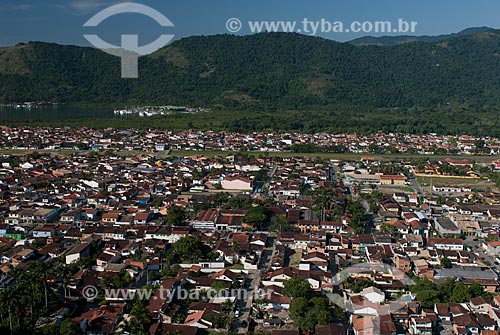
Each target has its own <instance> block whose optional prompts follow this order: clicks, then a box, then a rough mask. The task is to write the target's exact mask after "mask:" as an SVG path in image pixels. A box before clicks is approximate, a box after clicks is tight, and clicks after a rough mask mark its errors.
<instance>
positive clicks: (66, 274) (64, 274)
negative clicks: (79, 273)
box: [56, 264, 72, 300]
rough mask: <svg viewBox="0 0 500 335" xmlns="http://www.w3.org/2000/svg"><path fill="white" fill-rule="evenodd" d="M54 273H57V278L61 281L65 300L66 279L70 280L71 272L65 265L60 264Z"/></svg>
mask: <svg viewBox="0 0 500 335" xmlns="http://www.w3.org/2000/svg"><path fill="white" fill-rule="evenodd" d="M56 273H57V275H58V277H59V278H61V279H62V282H63V290H64V300H66V291H67V287H68V279H69V278H71V275H72V271H71V269H70V268H69V267H67V266H66V265H64V264H61V265H59V267H58V268H57V270H56Z"/></svg>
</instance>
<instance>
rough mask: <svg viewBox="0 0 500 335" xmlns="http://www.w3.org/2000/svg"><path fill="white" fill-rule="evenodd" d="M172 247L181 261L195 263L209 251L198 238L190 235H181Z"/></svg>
mask: <svg viewBox="0 0 500 335" xmlns="http://www.w3.org/2000/svg"><path fill="white" fill-rule="evenodd" d="M173 249H174V254H175V256H177V257H178V258H180V260H181V262H183V263H196V262H198V261H199V260H200V259H201V258H203V256H204V255H205V256H206V255H208V254H209V252H210V250H209V248H208V247H207V246H206V245H205V244H204V243H203V242H201V241H200V239H198V238H197V237H195V236H192V235H188V236H184V237H181V238H180V239H179V240H178V241H177V242H175V243H174V248H173Z"/></svg>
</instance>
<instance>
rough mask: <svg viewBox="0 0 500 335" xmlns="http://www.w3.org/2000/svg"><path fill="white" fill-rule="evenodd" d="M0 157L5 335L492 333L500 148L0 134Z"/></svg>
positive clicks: (472, 141)
mask: <svg viewBox="0 0 500 335" xmlns="http://www.w3.org/2000/svg"><path fill="white" fill-rule="evenodd" d="M0 147H1V149H2V150H3V151H2V156H1V159H0V162H1V164H2V167H1V169H0V186H1V188H0V192H1V193H0V194H1V202H0V216H1V218H2V223H1V224H0V260H1V265H0V285H1V286H2V290H1V291H0V316H1V322H2V325H3V326H4V327H3V328H2V333H9V332H10V333H12V332H16V333H28V332H37V333H38V332H39V333H42V334H54V333H56V329H57V330H58V331H59V333H61V334H151V335H159V334H207V333H214V334H217V333H219V334H238V333H240V334H247V333H253V334H273V335H292V334H325V335H327V334H354V335H370V334H383V335H396V334H424V335H427V334H428V335H431V334H442V335H452V334H454V335H469V334H474V335H476V334H477V335H494V334H498V330H499V329H500V295H498V293H497V291H498V288H499V286H500V283H499V275H500V241H499V238H498V237H499V234H500V189H499V186H500V182H499V181H500V178H499V172H500V160H499V159H498V157H495V156H494V155H498V154H499V153H500V141H499V139H496V138H478V137H472V136H438V135H432V134H429V135H419V136H417V135H405V134H373V135H347V134H340V135H334V134H326V133H325V134H310V135H308V134H277V133H264V132H262V133H253V134H237V133H218V132H197V131H184V132H172V131H164V130H154V129H152V130H147V131H146V130H136V129H129V130H115V129H104V130H97V129H86V128H81V129H72V128H48V127H47V128H42V127H40V128H29V127H19V128H7V127H3V128H2V129H1V130H0ZM300 150H304V151H300ZM187 151H189V152H187ZM211 151H212V153H214V152H216V151H217V152H224V151H226V152H227V154H226V155H223V154H221V153H216V154H213V155H205V154H204V153H208V152H211ZM275 152H278V153H282V152H283V153H289V155H275V154H273V153H275ZM294 152H295V153H294ZM301 152H302V153H306V152H308V153H311V152H323V153H324V152H333V153H352V154H359V157H354V156H353V157H352V158H349V157H346V158H343V159H337V158H329V157H327V156H324V155H318V156H317V157H316V156H315V155H314V154H313V155H301V154H300V153H301ZM398 153H399V154H405V153H407V154H410V153H411V154H413V155H407V156H404V155H401V157H398V158H396V157H395V156H393V155H387V154H398ZM364 154H378V155H379V156H373V155H367V156H364ZM431 154H441V155H444V156H442V157H440V156H435V157H433V156H430V155H431ZM447 154H448V155H450V156H448V157H446V155H447ZM451 154H453V155H455V156H451ZM457 156H460V157H458V158H457Z"/></svg>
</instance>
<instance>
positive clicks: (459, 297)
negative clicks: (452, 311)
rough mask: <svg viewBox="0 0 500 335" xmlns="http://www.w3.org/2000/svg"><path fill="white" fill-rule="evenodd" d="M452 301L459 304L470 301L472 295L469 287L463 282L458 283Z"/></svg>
mask: <svg viewBox="0 0 500 335" xmlns="http://www.w3.org/2000/svg"><path fill="white" fill-rule="evenodd" d="M450 300H451V301H453V302H458V303H462V302H467V301H470V293H469V290H468V289H467V286H465V284H464V283H462V282H456V284H455V288H454V289H453V293H452V294H451V297H450Z"/></svg>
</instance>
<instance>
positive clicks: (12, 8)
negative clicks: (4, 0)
mask: <svg viewBox="0 0 500 335" xmlns="http://www.w3.org/2000/svg"><path fill="white" fill-rule="evenodd" d="M33 8H34V6H33V5H31V4H28V3H26V4H17V5H5V6H0V11H1V12H12V11H24V10H30V9H33Z"/></svg>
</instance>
